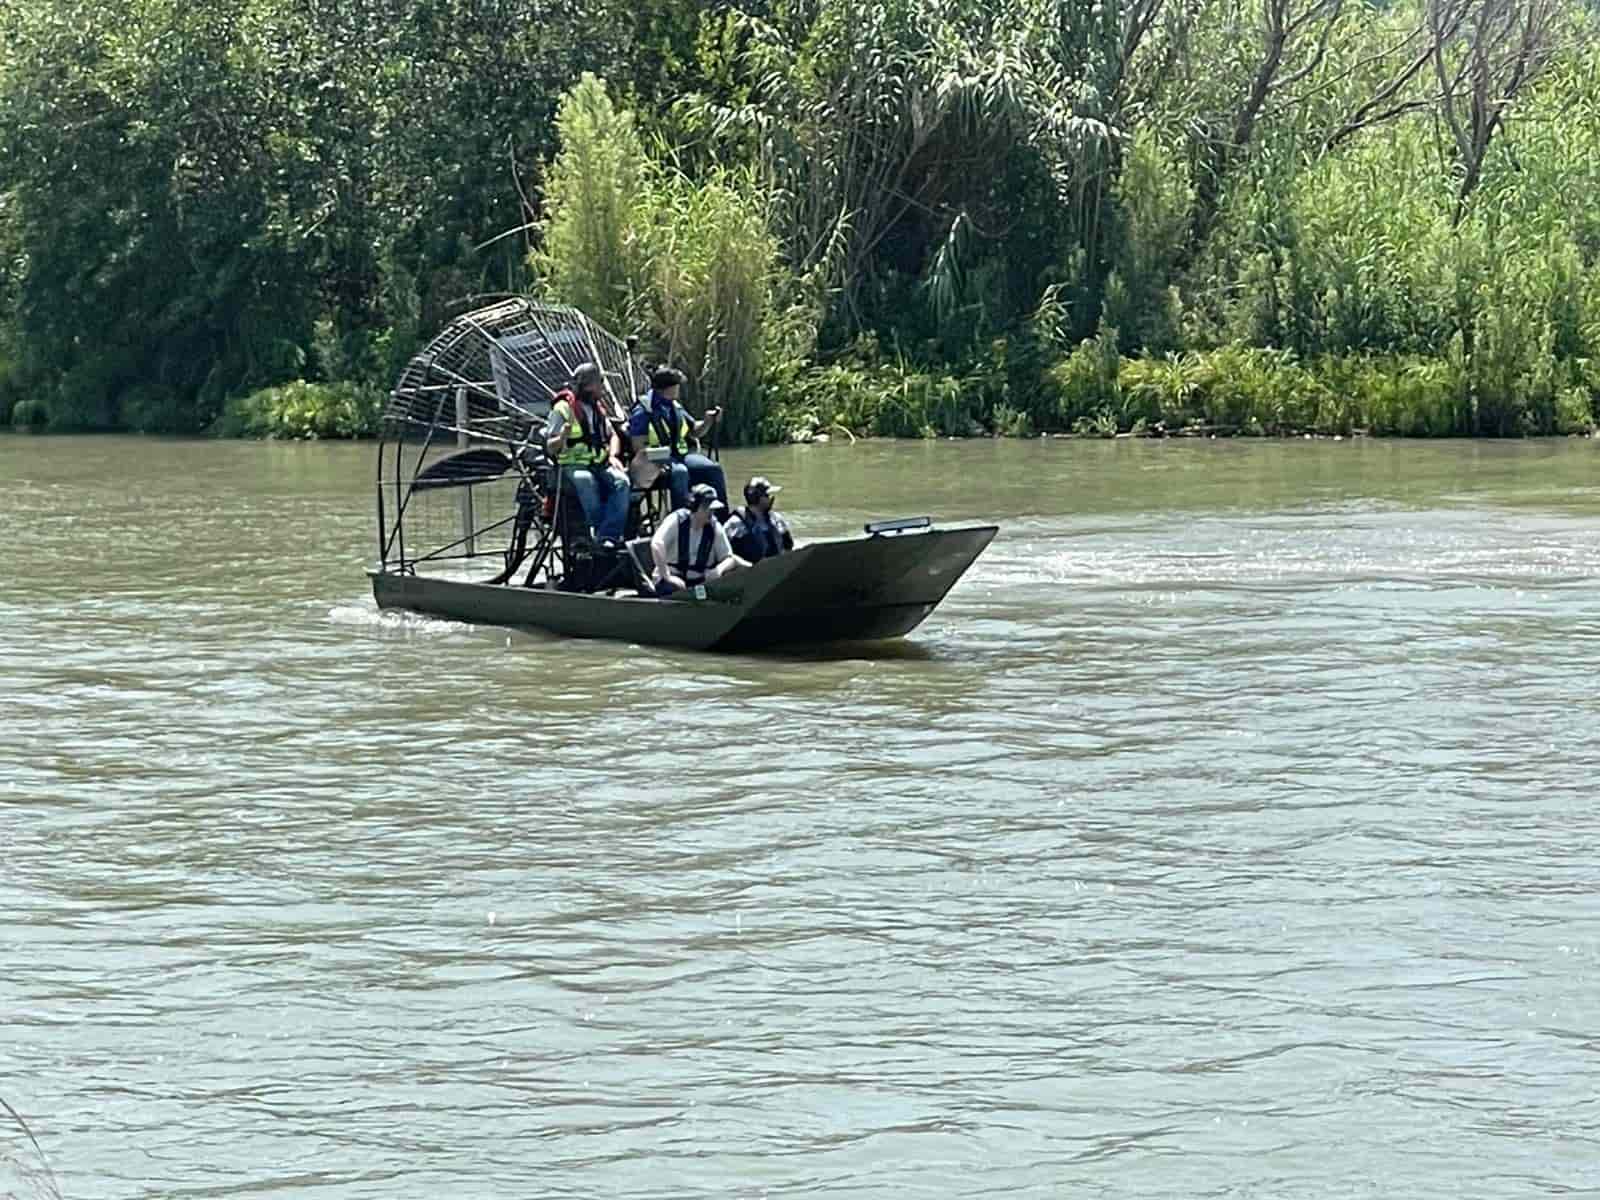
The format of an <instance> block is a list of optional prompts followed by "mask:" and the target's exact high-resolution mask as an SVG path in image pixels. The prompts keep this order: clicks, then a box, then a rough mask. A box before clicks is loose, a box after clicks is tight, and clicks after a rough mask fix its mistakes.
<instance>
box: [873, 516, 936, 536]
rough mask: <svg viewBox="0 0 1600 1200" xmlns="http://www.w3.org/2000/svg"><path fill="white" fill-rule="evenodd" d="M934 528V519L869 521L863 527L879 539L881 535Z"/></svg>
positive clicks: (913, 518)
mask: <svg viewBox="0 0 1600 1200" xmlns="http://www.w3.org/2000/svg"><path fill="white" fill-rule="evenodd" d="M932 527H933V518H932V517H901V518H899V519H898V520H895V521H868V522H867V523H866V524H865V525H864V526H862V528H863V529H865V530H866V531H867V532H868V533H870V534H872V536H873V537H877V536H878V534H880V533H904V532H905V531H906V530H908V529H930V528H932Z"/></svg>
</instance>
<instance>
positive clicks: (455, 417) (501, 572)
mask: <svg viewBox="0 0 1600 1200" xmlns="http://www.w3.org/2000/svg"><path fill="white" fill-rule="evenodd" d="M636 346H637V340H636V339H634V338H628V339H626V340H624V339H622V338H619V337H617V336H616V335H615V334H612V333H610V332H608V331H607V330H605V329H603V328H601V327H600V326H599V325H598V324H596V323H595V322H594V321H592V320H590V319H589V318H588V317H587V316H585V315H584V314H583V313H582V312H580V311H578V310H577V309H574V308H568V307H564V306H559V305H548V304H539V303H534V302H532V301H529V300H527V299H524V298H520V297H518V298H508V299H504V300H499V301H496V302H494V303H491V304H488V305H486V306H484V307H480V308H477V309H475V310H474V311H471V312H468V313H465V314H463V315H462V316H459V317H457V318H456V319H455V320H453V321H452V322H450V324H449V325H448V326H447V327H446V328H445V329H444V330H443V331H442V332H441V333H440V334H439V335H438V336H437V337H435V338H434V339H433V340H432V341H431V342H429V343H428V344H427V346H425V347H424V348H423V349H422V351H421V352H420V353H418V354H416V355H415V356H414V357H413V358H412V359H411V360H410V362H409V363H407V365H406V367H405V369H404V370H403V371H402V372H401V375H400V378H399V380H398V381H397V383H396V385H395V388H394V390H393V391H392V392H391V393H390V397H389V401H388V404H387V406H386V408H385V411H384V417H383V423H382V427H381V433H380V439H379V443H378V472H377V494H378V503H377V518H378V520H377V533H378V563H377V566H376V567H375V568H373V569H371V570H369V571H368V575H369V576H370V578H371V580H372V591H373V596H374V598H375V599H376V601H377V604H378V607H379V608H380V609H401V610H408V611H411V612H415V613H422V614H426V615H429V616H434V617H443V618H448V619H453V620H459V621H468V622H477V623H483V624H491V625H501V626H510V627H516V628H526V629H536V630H544V631H547V632H550V633H555V634H562V635H567V636H572V637H582V638H613V639H620V640H624V641H628V642H636V643H642V644H651V645H665V646H678V647H684V648H689V649H706V650H730V651H743V650H760V649H764V648H768V647H776V646H785V645H796V644H807V643H830V642H858V641H871V640H877V639H883V638H894V637H900V636H902V635H904V634H906V633H909V632H910V631H911V630H912V629H915V628H916V627H917V626H918V625H919V624H921V622H922V621H923V619H924V618H925V617H927V615H928V614H929V613H931V612H932V611H933V610H934V608H935V607H937V606H938V604H939V602H940V601H941V600H943V599H944V597H945V594H946V593H947V592H948V591H949V590H950V588H951V587H952V586H953V585H954V584H955V582H956V581H957V580H958V579H960V578H961V576H962V575H963V574H964V573H965V572H966V570H967V568H968V567H970V566H971V565H972V563H973V562H974V561H975V560H976V559H977V557H978V555H979V554H981V553H982V552H983V550H984V548H985V547H986V546H988V544H989V542H990V541H991V540H993V538H994V536H995V534H996V532H997V528H996V527H995V526H993V525H984V526H973V527H968V528H961V529H935V528H934V527H933V523H932V521H931V520H929V519H928V518H927V517H913V518H907V519H898V520H887V521H877V522H871V523H869V524H867V525H866V526H865V528H864V531H863V536H861V537H854V538H846V539H840V540H834V541H817V542H811V543H808V544H805V545H801V546H799V547H797V548H796V549H795V550H793V551H791V552H790V553H788V554H784V555H781V556H779V557H777V558H769V559H763V560H762V561H760V562H758V563H756V564H754V565H753V566H752V567H750V568H749V569H747V570H739V571H734V572H731V573H730V574H728V575H726V576H724V577H722V578H721V579H719V580H715V581H713V582H710V583H707V584H706V585H705V586H704V587H703V588H698V589H694V590H692V591H688V592H681V593H678V594H675V595H673V596H671V597H669V598H666V599H658V598H656V597H655V596H654V595H653V594H651V595H646V594H645V593H646V592H648V591H649V588H648V579H647V574H648V571H649V567H650V563H649V541H648V538H649V534H650V533H651V532H652V531H653V529H654V525H655V522H656V521H657V520H659V518H660V517H661V516H662V515H663V512H664V508H665V505H666V500H665V496H666V490H665V487H664V480H662V481H660V483H659V484H657V485H656V486H647V487H636V488H634V489H633V492H632V494H631V495H630V507H629V516H628V527H629V533H630V538H629V541H628V543H627V546H626V547H625V548H624V549H623V550H622V551H621V552H617V551H616V550H614V549H612V548H609V547H604V546H601V545H598V544H596V543H595V542H594V540H593V539H592V537H591V536H590V530H589V527H588V525H587V523H586V522H585V520H584V516H583V511H582V508H581V506H580V505H579V503H578V501H577V498H576V497H575V496H574V495H573V494H572V490H571V487H570V485H568V486H566V487H563V484H562V474H561V471H560V469H559V468H558V467H557V466H556V464H555V463H553V462H552V461H550V459H549V458H548V456H547V455H546V454H545V451H544V438H543V429H544V423H545V419H546V417H547V416H548V415H549V412H550V408H551V406H552V404H553V403H554V401H555V396H556V394H557V393H558V392H559V391H561V390H562V389H563V388H565V387H567V386H568V384H569V381H570V379H571V376H572V371H573V368H574V367H576V366H577V365H578V364H579V363H581V362H592V363H595V364H597V365H599V367H600V368H601V371H602V373H603V375H604V381H605V392H606V396H607V403H608V405H609V407H610V409H611V413H610V416H611V419H612V420H614V421H617V422H621V421H623V420H624V419H625V415H626V411H627V409H628V407H630V406H631V404H632V403H633V399H634V397H636V396H638V395H640V394H642V393H643V392H644V391H645V390H646V388H647V387H648V380H649V377H648V375H647V374H646V373H645V371H644V370H643V368H642V367H641V366H640V365H639V363H638V362H637V360H636V355H635V350H636Z"/></svg>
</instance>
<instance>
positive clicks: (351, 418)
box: [212, 380, 383, 438]
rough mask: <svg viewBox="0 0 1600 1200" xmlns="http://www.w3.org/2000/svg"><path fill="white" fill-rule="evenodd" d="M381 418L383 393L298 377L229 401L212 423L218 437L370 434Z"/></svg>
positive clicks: (364, 435)
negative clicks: (292, 380) (306, 380)
mask: <svg viewBox="0 0 1600 1200" xmlns="http://www.w3.org/2000/svg"><path fill="white" fill-rule="evenodd" d="M382 416H383V393H382V392H380V391H378V390H377V389H376V388H372V387H363V386H362V385H360V384H355V383H307V382H305V381H304V380H296V381H294V382H293V383H286V384H283V385H282V386H281V387H273V388H264V389H262V390H261V391H258V392H252V393H250V394H249V395H248V396H241V397H238V398H236V399H234V400H231V401H229V403H228V405H227V407H226V408H225V409H224V411H223V414H222V416H221V417H219V418H218V419H217V421H216V423H215V424H214V425H213V426H212V432H213V433H215V434H217V435H218V436H220V437H267V438H356V437H372V436H374V435H375V434H376V433H377V432H378V424H379V421H380V420H381V418H382Z"/></svg>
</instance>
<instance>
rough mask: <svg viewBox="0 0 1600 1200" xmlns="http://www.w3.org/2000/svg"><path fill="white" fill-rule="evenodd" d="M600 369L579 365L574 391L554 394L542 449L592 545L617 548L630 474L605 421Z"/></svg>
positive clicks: (619, 443) (618, 440) (614, 434)
mask: <svg viewBox="0 0 1600 1200" xmlns="http://www.w3.org/2000/svg"><path fill="white" fill-rule="evenodd" d="M606 409H607V404H606V396H605V389H604V384H603V380H602V378H601V375H600V368H599V367H597V366H596V365H595V364H594V363H589V362H586V363H579V364H578V366H577V367H576V368H575V369H574V370H573V372H572V386H571V387H570V388H565V389H563V390H562V391H559V392H557V393H556V402H555V404H554V405H552V406H551V409H550V416H549V418H548V419H547V420H546V422H545V427H544V448H545V450H546V452H547V453H548V454H549V455H550V457H551V458H553V459H554V460H555V461H556V462H557V463H559V464H560V465H561V474H562V477H563V479H564V481H565V483H566V484H567V485H568V486H570V487H571V488H572V490H573V491H574V492H576V493H577V495H578V503H579V504H581V505H582V506H583V515H584V519H585V520H587V521H588V522H589V525H590V527H591V528H592V529H593V530H594V537H595V540H596V541H599V542H601V543H605V542H620V541H621V540H622V534H623V529H624V526H625V525H626V523H627V520H628V474H627V471H626V469H625V468H624V467H623V465H622V437H621V435H620V434H619V433H618V432H617V430H616V428H615V426H613V425H612V423H611V419H610V417H609V416H607V415H606Z"/></svg>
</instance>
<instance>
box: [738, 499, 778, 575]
mask: <svg viewBox="0 0 1600 1200" xmlns="http://www.w3.org/2000/svg"><path fill="white" fill-rule="evenodd" d="M784 532H785V527H784V524H783V518H782V517H780V516H778V514H777V513H768V514H767V519H766V521H765V522H758V521H757V520H756V516H755V514H754V513H752V512H751V511H750V510H749V509H748V508H747V509H745V510H744V511H743V512H741V513H740V514H739V532H738V536H736V537H735V538H734V539H733V541H734V547H733V551H734V553H735V554H737V555H738V556H739V557H740V558H743V559H745V560H746V561H747V562H760V561H761V560H762V559H763V558H776V557H777V556H778V555H780V554H782V553H783V535H784Z"/></svg>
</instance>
